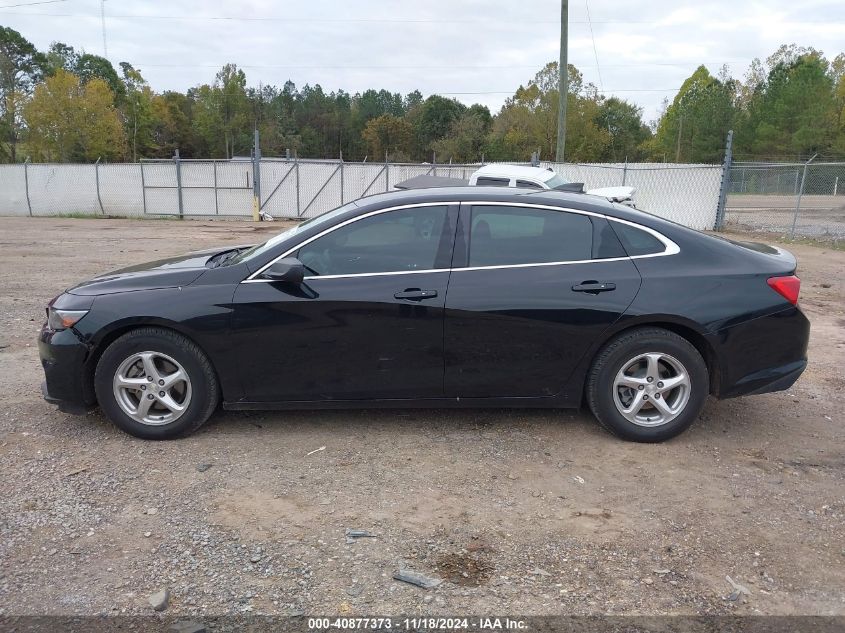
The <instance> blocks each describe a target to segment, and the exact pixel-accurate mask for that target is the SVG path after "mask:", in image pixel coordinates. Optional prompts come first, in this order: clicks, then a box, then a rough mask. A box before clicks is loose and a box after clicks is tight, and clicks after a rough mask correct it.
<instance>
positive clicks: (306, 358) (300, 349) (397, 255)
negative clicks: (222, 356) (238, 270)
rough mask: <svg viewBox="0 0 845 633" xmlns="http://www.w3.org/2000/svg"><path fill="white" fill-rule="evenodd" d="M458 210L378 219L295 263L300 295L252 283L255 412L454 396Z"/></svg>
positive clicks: (246, 385)
mask: <svg viewBox="0 0 845 633" xmlns="http://www.w3.org/2000/svg"><path fill="white" fill-rule="evenodd" d="M456 221H457V207H456V206H455V207H449V206H447V205H443V204H437V205H421V206H414V207H409V208H408V207H406V208H401V209H395V210H386V211H383V212H376V213H374V214H367V215H365V216H363V217H362V218H360V219H356V220H354V221H353V222H351V223H348V224H345V225H342V226H340V227H338V228H335V229H331V230H329V231H328V232H325V233H323V234H320V235H318V236H317V237H316V238H313V239H311V240H310V241H307V242H306V243H305V244H303V245H302V246H301V247H300V248H299V249H298V250H297V251H296V252H294V253H291V256H294V257H297V258H299V260H300V261H302V262H303V264H305V266H306V267H307V270H308V273H307V276H306V278H305V280H304V282H303V283H302V285H300V286H294V287H292V286H290V285H289V284H285V283H272V282H269V281H268V282H259V281H257V280H256V281H250V282H246V283H241V284H240V285H239V286H238V289H237V291H236V293H235V297H234V304H235V306H234V317H233V335H234V350H235V351H234V354H235V355H236V357H237V362H238V365H239V368H240V371H241V374H242V380H243V390H244V395H245V399H246V400H247V401H255V402H273V401H297V400H303V401H304V400H355V399H369V398H436V397H441V396H442V395H443V350H444V348H443V306H444V302H445V299H446V289H447V285H448V281H449V270H448V269H449V263H450V260H451V256H452V244H453V241H454V235H455V225H456Z"/></svg>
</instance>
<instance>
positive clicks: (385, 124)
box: [361, 114, 414, 161]
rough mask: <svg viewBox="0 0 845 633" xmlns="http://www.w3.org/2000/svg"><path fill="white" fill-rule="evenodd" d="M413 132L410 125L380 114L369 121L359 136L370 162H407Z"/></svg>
mask: <svg viewBox="0 0 845 633" xmlns="http://www.w3.org/2000/svg"><path fill="white" fill-rule="evenodd" d="M413 133H414V130H413V128H412V127H411V124H410V123H408V122H407V121H405V120H404V119H400V118H399V117H397V116H393V115H392V114H382V115H381V116H380V117H376V118H375V119H370V121H369V122H368V123H367V126H366V127H365V128H364V131H363V133H362V134H361V136H362V138H363V139H364V142H365V143H366V144H367V152H368V155H369V157H370V159H371V160H374V161H375V160H382V159H384V158H385V156H386V157H387V158H388V160H393V161H401V160H408V159H409V156H410V152H411V138H412V137H413Z"/></svg>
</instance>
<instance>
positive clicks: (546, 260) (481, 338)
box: [445, 203, 640, 398]
mask: <svg viewBox="0 0 845 633" xmlns="http://www.w3.org/2000/svg"><path fill="white" fill-rule="evenodd" d="M464 235H467V236H468V238H469V239H468V240H466V239H464V238H463V236H464ZM457 243H458V245H464V244H465V245H466V246H465V249H464V250H463V251H462V252H459V250H458V249H457V248H456V251H455V267H454V269H453V271H452V276H451V279H450V281H449V291H448V294H447V296H446V306H445V307H446V324H445V341H446V372H445V376H446V378H445V391H446V396H447V397H461V398H491V397H544V396H552V395H555V394H557V393H559V392H560V391H561V390H562V389H563V388H564V386H565V385H566V382H567V380H568V378H569V376H570V375H571V373H572V371H573V369H574V368H575V366H576V365H577V364H578V362H579V361H580V360H581V359H582V357H583V356H584V354H585V353H586V351H587V350H588V349H589V348H590V347H591V346H592V345H593V344H594V343H595V342H596V340H597V338H598V337H600V336H601V334H602V332H604V331H605V330H606V329H607V328H608V327H609V326H610V325H611V324H612V323H613V322H614V321H616V320H617V319H619V317H620V316H621V315H622V313H623V312H624V311H625V310H626V309H627V308H628V306H629V305H630V304H631V302H632V301H633V299H634V297H635V296H636V293H637V292H638V290H639V287H640V275H639V273H638V271H637V268H636V266H635V265H634V263H633V262H632V261H631V260H630V259H629V258H628V257H627V256H626V255H625V253H624V251H623V249H622V246H621V245H620V244H619V242H618V240H617V239H616V237H615V234H614V233H613V231H612V230H611V229H610V227H609V225H608V221H607V220H606V219H605V218H604V217H603V216H601V215H591V214H589V213H585V212H578V211H575V210H563V209H557V208H542V207H540V206H536V205H535V206H531V205H517V204H512V203H502V204H497V203H483V204H472V205H467V204H463V205H461V211H460V228H459V230H458V241H457Z"/></svg>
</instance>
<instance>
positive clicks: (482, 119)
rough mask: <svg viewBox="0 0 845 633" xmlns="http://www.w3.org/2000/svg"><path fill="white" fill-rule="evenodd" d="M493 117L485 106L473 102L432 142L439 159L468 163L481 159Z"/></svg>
mask: <svg viewBox="0 0 845 633" xmlns="http://www.w3.org/2000/svg"><path fill="white" fill-rule="evenodd" d="M492 123H493V117H492V116H491V115H490V110H488V109H487V107H486V106H482V105H479V104H477V103H476V104H473V105H472V106H470V107H469V109H467V110H466V111H465V112H463V113H462V114H461V115H460V117H459V118H458V119H456V120H455V121H453V122H452V125H451V126H449V133H448V134H447V135H446V136H445V137H444V138H442V139H440V140H438V141H435V142H434V144H433V148H434V151H435V152H437V156H438V157H440V158H439V160H441V161H443V162H445V161H449V160H452V161H454V162H458V163H470V162H477V161H480V160H481V157H482V154H484V151H485V149H486V144H487V136H488V134H489V133H490V128H491V126H492Z"/></svg>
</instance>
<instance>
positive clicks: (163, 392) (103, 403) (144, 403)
mask: <svg viewBox="0 0 845 633" xmlns="http://www.w3.org/2000/svg"><path fill="white" fill-rule="evenodd" d="M94 390H95V391H96V394H97V401H98V402H99V404H100V408H101V409H102V410H103V412H104V413H105V414H106V416H107V417H108V418H109V419H110V420H111V421H112V422H114V423H115V425H117V426H118V427H119V428H120V429H122V430H123V431H126V432H127V433H129V434H131V435H134V436H135V437H140V438H143V439H150V440H167V439H172V438H175V437H181V436H184V435H188V434H189V433H192V432H193V431H195V430H197V429H198V428H199V427H200V426H202V425H203V424H204V423H205V421H206V420H208V418H209V417H210V416H211V414H212V413H213V412H214V409H215V408H216V407H217V403H218V401H219V399H220V390H219V387H218V384H217V377H216V375H215V373H214V368H213V367H212V365H211V362H210V361H209V360H208V357H207V356H206V355H205V354H204V353H203V351H202V350H201V349H200V348H199V347H198V346H197V345H196V344H195V343H193V342H192V341H191V340H189V339H187V338H185V337H184V336H182V335H181V334H178V333H176V332H173V331H171V330H165V329H161V328H140V329H137V330H132V331H131V332H129V333H127V334H124V335H123V336H121V337H120V338H118V339H117V340H115V341H114V342H113V343H112V344H111V345H109V346H108V348H106V351H105V352H103V355H102V357H101V358H100V360H99V362H98V363H97V369H96V371H95V373H94Z"/></svg>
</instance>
